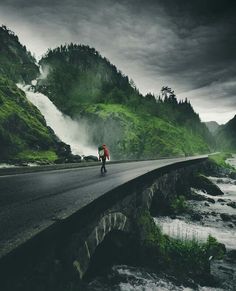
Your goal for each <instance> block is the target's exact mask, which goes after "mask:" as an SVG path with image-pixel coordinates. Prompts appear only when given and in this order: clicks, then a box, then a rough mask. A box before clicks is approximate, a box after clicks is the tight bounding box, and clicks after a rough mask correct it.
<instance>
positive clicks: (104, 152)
mask: <svg viewBox="0 0 236 291" xmlns="http://www.w3.org/2000/svg"><path fill="white" fill-rule="evenodd" d="M98 156H99V161H102V167H101V173H102V174H103V173H106V172H107V169H106V159H108V160H110V155H109V150H108V148H107V146H106V145H105V144H103V145H102V146H100V147H98Z"/></svg>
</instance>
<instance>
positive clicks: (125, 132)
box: [79, 104, 209, 159]
mask: <svg viewBox="0 0 236 291" xmlns="http://www.w3.org/2000/svg"><path fill="white" fill-rule="evenodd" d="M79 116H80V119H81V120H82V121H83V122H84V121H86V124H87V126H88V128H89V131H90V132H89V131H88V134H89V135H90V136H91V137H92V139H91V142H92V143H94V144H101V143H103V142H104V141H106V143H107V144H108V146H109V147H110V150H111V153H112V157H113V158H116V159H139V158H156V157H161V156H183V155H191V154H194V153H203V152H207V151H209V148H208V145H207V144H206V142H205V141H204V140H203V139H202V137H201V136H197V135H196V134H192V133H190V132H189V131H188V130H187V129H186V128H184V127H176V126H173V125H171V124H170V123H168V122H166V121H164V120H162V119H160V118H158V117H154V116H151V115H147V114H145V115H140V114H137V113H134V112H132V111H131V110H130V109H128V108H127V107H126V106H124V105H118V104H95V105H92V104H83V105H81V107H80V113H79Z"/></svg>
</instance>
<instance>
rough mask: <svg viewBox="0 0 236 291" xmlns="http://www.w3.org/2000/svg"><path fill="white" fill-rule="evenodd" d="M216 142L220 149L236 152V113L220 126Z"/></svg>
mask: <svg viewBox="0 0 236 291" xmlns="http://www.w3.org/2000/svg"><path fill="white" fill-rule="evenodd" d="M216 142H217V145H218V148H219V149H220V150H222V151H229V152H236V115H235V116H234V117H233V118H232V119H231V120H229V121H228V122H227V123H226V124H224V125H221V126H220V127H219V128H218V130H217V134H216Z"/></svg>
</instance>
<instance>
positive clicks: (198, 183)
mask: <svg viewBox="0 0 236 291" xmlns="http://www.w3.org/2000/svg"><path fill="white" fill-rule="evenodd" d="M190 183H191V186H192V187H193V188H196V189H199V190H201V191H203V192H204V191H206V192H207V193H208V194H209V195H212V196H222V195H224V193H223V192H222V191H221V190H220V188H219V187H218V186H217V185H215V184H214V183H213V182H212V181H210V180H209V179H208V178H207V177H206V176H204V175H200V174H198V175H195V176H193V177H192V179H191V182H190Z"/></svg>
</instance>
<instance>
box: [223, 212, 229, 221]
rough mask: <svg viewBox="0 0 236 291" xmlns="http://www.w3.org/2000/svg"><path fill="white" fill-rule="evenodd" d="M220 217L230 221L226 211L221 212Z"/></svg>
mask: <svg viewBox="0 0 236 291" xmlns="http://www.w3.org/2000/svg"><path fill="white" fill-rule="evenodd" d="M220 217H221V219H222V220H223V221H231V216H230V215H229V214H227V213H221V214H220Z"/></svg>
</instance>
